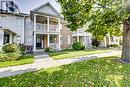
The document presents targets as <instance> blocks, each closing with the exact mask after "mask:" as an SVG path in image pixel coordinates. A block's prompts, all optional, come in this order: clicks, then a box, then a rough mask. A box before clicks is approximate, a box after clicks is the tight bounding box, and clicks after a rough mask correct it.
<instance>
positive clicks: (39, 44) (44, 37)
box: [33, 34, 61, 51]
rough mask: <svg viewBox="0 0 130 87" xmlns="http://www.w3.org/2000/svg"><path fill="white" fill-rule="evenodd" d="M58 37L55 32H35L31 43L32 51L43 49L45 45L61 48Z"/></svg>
mask: <svg viewBox="0 0 130 87" xmlns="http://www.w3.org/2000/svg"><path fill="white" fill-rule="evenodd" d="M59 38H60V36H59V35H57V34H36V39H34V40H35V41H34V42H35V44H34V45H33V46H34V47H33V48H34V51H38V50H45V49H46V48H47V47H51V48H53V49H54V50H61V48H60V39H59Z"/></svg>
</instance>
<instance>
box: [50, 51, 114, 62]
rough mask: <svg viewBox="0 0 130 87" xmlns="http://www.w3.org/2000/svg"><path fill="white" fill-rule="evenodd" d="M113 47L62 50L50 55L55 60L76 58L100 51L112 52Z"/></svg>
mask: <svg viewBox="0 0 130 87" xmlns="http://www.w3.org/2000/svg"><path fill="white" fill-rule="evenodd" d="M111 51H112V50H111V49H95V50H83V51H72V50H71V51H62V52H51V53H49V56H50V57H52V58H53V59H55V60H58V59H66V58H75V57H80V56H87V55H92V54H98V53H105V52H111Z"/></svg>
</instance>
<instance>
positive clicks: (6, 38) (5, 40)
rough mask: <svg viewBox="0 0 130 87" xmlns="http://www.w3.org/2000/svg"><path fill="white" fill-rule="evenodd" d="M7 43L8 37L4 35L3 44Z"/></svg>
mask: <svg viewBox="0 0 130 87" xmlns="http://www.w3.org/2000/svg"><path fill="white" fill-rule="evenodd" d="M6 43H9V35H4V44H6Z"/></svg>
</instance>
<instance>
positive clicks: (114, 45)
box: [111, 44, 119, 48]
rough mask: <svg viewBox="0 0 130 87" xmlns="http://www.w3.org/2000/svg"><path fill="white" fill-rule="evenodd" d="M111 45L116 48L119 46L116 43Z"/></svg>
mask: <svg viewBox="0 0 130 87" xmlns="http://www.w3.org/2000/svg"><path fill="white" fill-rule="evenodd" d="M111 47H114V48H117V47H119V45H118V44H112V45H111Z"/></svg>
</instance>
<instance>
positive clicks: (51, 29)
mask: <svg viewBox="0 0 130 87" xmlns="http://www.w3.org/2000/svg"><path fill="white" fill-rule="evenodd" d="M36 31H38V32H48V29H47V24H41V23H37V24H36ZM49 32H59V26H58V25H49Z"/></svg>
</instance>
